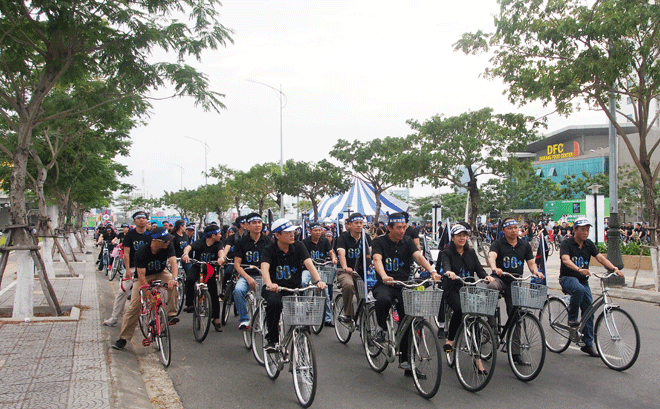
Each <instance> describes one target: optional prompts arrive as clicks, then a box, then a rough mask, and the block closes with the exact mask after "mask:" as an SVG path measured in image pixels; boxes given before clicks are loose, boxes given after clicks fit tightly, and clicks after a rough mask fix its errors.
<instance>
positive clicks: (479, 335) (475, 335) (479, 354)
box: [454, 317, 497, 392]
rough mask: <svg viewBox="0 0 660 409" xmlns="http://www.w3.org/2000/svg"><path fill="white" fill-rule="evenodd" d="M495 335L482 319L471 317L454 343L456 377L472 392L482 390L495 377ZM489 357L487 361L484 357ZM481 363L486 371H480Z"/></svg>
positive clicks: (459, 331) (460, 330)
mask: <svg viewBox="0 0 660 409" xmlns="http://www.w3.org/2000/svg"><path fill="white" fill-rule="evenodd" d="M494 344H495V335H494V334H493V330H492V329H491V328H490V326H489V325H488V324H487V323H486V322H485V321H484V320H482V319H481V318H475V317H471V318H469V319H468V321H467V328H466V326H465V323H463V324H461V326H460V328H459V329H458V332H457V333H456V340H455V342H454V351H455V359H456V361H455V363H456V367H455V369H456V376H457V377H458V381H459V382H460V383H461V385H463V387H464V388H465V389H467V390H469V391H471V392H477V391H480V390H482V389H483V388H485V387H486V385H488V382H490V379H491V378H492V377H493V372H494V370H495V363H496V361H497V350H496V349H494V348H493V345H494ZM485 356H487V357H488V358H487V359H485V358H483V357H485ZM479 363H481V365H482V366H483V369H484V370H479Z"/></svg>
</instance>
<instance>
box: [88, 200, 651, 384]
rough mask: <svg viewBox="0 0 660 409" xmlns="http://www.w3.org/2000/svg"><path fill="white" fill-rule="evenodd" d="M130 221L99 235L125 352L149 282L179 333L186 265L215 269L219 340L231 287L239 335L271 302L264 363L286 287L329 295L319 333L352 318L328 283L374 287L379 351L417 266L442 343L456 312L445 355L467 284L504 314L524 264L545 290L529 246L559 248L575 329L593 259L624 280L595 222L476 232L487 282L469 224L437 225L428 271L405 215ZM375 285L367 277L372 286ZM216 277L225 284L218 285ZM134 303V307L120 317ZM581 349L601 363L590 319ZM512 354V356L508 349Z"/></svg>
mask: <svg viewBox="0 0 660 409" xmlns="http://www.w3.org/2000/svg"><path fill="white" fill-rule="evenodd" d="M132 218H133V226H129V225H128V224H122V225H121V228H122V231H121V232H120V233H119V234H117V233H116V232H115V230H114V228H113V226H112V225H111V224H105V225H101V226H99V228H98V231H97V233H98V241H97V244H102V243H105V244H106V245H107V246H112V247H114V246H117V245H118V246H121V247H122V248H123V261H124V266H125V273H124V277H123V279H122V280H121V281H120V283H119V289H118V291H117V295H116V297H115V301H114V306H113V311H112V315H111V317H109V318H108V319H106V320H105V321H104V322H103V324H104V325H107V326H116V325H117V324H118V322H119V321H120V319H121V323H122V327H121V332H120V335H119V338H118V339H117V340H116V341H115V342H114V343H113V344H112V347H113V348H114V349H118V350H121V349H123V348H124V347H125V346H126V344H127V343H128V342H129V341H130V340H131V338H132V336H133V332H134V330H135V326H136V323H137V320H138V314H139V310H140V296H139V288H140V287H142V286H145V285H148V284H149V283H150V282H152V281H155V280H159V281H161V282H163V283H164V284H166V285H167V287H168V290H169V295H168V302H167V310H168V316H169V325H175V324H176V323H177V322H179V317H178V316H177V311H176V304H177V301H176V296H177V292H176V291H175V287H176V286H177V278H178V275H179V274H184V273H185V276H186V279H185V281H186V286H185V288H186V294H185V308H183V311H184V312H186V313H190V312H193V310H194V308H195V307H194V306H193V300H194V295H193V294H192V291H194V284H195V282H196V281H197V280H199V278H200V273H205V272H204V271H202V270H200V268H201V267H200V266H201V263H192V261H194V260H196V261H198V262H202V263H209V265H211V264H214V265H215V267H211V270H212V271H211V270H209V271H211V273H210V274H209V275H208V279H207V281H206V284H207V286H208V289H209V295H210V298H211V314H212V319H213V321H212V324H213V327H214V328H215V331H217V332H222V320H221V319H220V308H221V302H222V298H221V297H222V294H223V289H224V288H226V287H227V285H228V282H229V281H231V280H233V279H234V278H235V277H238V278H237V280H236V284H235V286H234V289H233V298H234V302H235V306H236V312H237V315H238V329H239V330H241V331H249V330H250V319H251V317H250V316H249V312H248V309H247V307H246V295H247V294H248V292H250V291H256V292H259V293H260V294H261V296H262V297H263V299H264V300H265V303H266V328H265V331H266V336H265V338H266V345H265V351H266V352H273V351H275V350H276V347H277V342H278V336H279V334H278V332H279V325H278V321H279V317H280V314H281V311H282V295H283V294H282V292H280V291H279V290H280V288H281V287H287V288H301V287H303V286H305V285H307V284H308V283H310V282H313V283H316V286H317V287H318V289H319V290H321V291H324V294H325V297H326V302H327V308H326V312H325V315H324V319H323V324H324V325H326V326H330V327H333V326H335V325H337V324H338V323H337V322H336V321H337V320H338V321H339V322H341V323H344V324H346V323H352V322H353V321H354V320H356V318H357V317H356V315H355V311H354V310H353V302H346V301H344V303H343V311H341V313H340V314H339V315H338V316H336V317H333V315H332V314H331V312H332V307H331V302H332V299H333V288H332V286H333V284H334V285H336V286H338V289H337V290H338V291H337V292H338V293H341V295H342V297H343V300H353V299H354V297H355V295H356V291H360V289H359V288H357V287H356V283H357V280H358V279H361V280H363V281H366V282H370V286H371V292H370V296H371V297H373V300H374V303H375V309H376V318H377V323H378V326H379V327H380V330H379V331H377V333H376V335H375V340H376V342H379V341H382V340H383V337H385V336H386V331H387V323H386V321H387V319H388V315H389V314H390V311H391V308H392V306H393V305H396V314H397V316H398V320H399V321H400V320H401V319H402V318H403V317H404V316H405V310H404V309H403V301H402V291H401V288H400V287H397V286H393V285H390V284H392V283H393V282H394V281H395V280H396V281H404V282H405V281H408V280H410V279H411V278H413V270H414V269H413V265H415V264H416V265H417V266H418V269H419V270H418V271H419V272H420V273H419V275H420V276H421V277H422V278H429V277H430V278H431V279H432V280H433V281H436V282H441V286H442V288H443V290H444V293H443V301H442V302H443V306H442V307H441V308H440V310H439V311H438V317H437V321H436V322H437V323H438V324H439V326H440V328H439V330H438V336H440V337H443V336H444V334H445V332H444V330H443V327H444V304H445V303H446V304H447V305H449V306H450V307H451V309H452V310H453V312H454V313H453V315H452V317H451V319H450V320H449V322H448V323H447V327H448V332H447V333H446V334H447V335H446V339H445V344H444V346H443V350H444V352H445V353H450V352H452V350H453V344H454V341H455V338H456V333H457V330H458V327H459V325H460V324H461V321H462V312H461V303H460V298H459V290H460V289H461V287H462V286H463V284H462V282H463V280H470V279H471V280H478V279H483V280H485V281H486V283H487V286H488V288H491V289H494V290H497V291H498V292H500V293H501V294H502V295H503V296H504V300H505V303H506V311H507V313H508V314H509V315H510V314H511V310H512V308H513V306H512V303H511V283H512V281H513V280H514V278H519V277H521V276H522V275H523V271H524V269H525V265H526V266H527V269H528V270H529V271H530V272H531V273H532V275H534V276H535V278H536V280H538V282H544V274H543V271H539V268H538V267H537V263H536V262H535V259H536V257H535V256H534V252H533V250H532V246H531V242H532V241H533V240H534V238H535V237H544V238H545V237H549V238H550V239H551V240H553V241H554V240H561V241H562V243H561V248H560V259H561V269H560V279H559V283H560V285H561V287H562V289H563V291H564V292H565V293H567V294H569V295H570V296H571V300H570V303H569V305H568V309H569V325H574V323H576V322H578V315H579V311H580V310H581V311H582V313H583V314H584V313H585V309H586V308H588V306H589V305H591V301H592V297H591V291H590V289H589V283H588V278H589V276H590V275H591V272H590V270H589V262H590V259H591V257H594V258H597V259H598V261H599V262H600V263H601V264H603V265H604V266H605V267H606V268H608V269H610V270H612V271H614V272H615V273H616V274H618V275H622V273H621V272H620V271H619V270H618V269H617V268H616V267H615V266H614V265H612V264H611V263H610V262H609V261H608V260H607V259H606V258H605V257H604V256H603V255H601V254H599V253H598V250H597V249H596V247H595V246H594V244H593V242H591V241H590V240H589V239H588V238H587V235H588V232H589V228H590V227H591V223H590V222H589V221H588V220H587V219H586V218H578V219H577V220H576V221H575V222H574V223H573V224H572V226H569V225H568V223H567V222H565V221H563V222H562V221H560V222H559V223H551V225H548V224H546V223H539V224H538V225H537V224H535V223H533V222H525V223H524V224H523V225H522V226H519V223H518V221H517V220H516V219H514V218H512V217H508V218H505V219H503V220H501V221H499V223H497V224H480V225H479V226H478V232H476V233H477V235H478V236H479V237H480V238H481V239H482V240H487V241H488V242H489V243H490V247H489V251H488V257H487V260H486V265H487V267H488V268H489V269H490V273H487V272H486V270H485V269H484V267H483V266H482V263H481V261H480V260H479V258H478V256H477V254H476V252H475V250H474V249H473V248H472V247H471V240H470V238H471V237H472V231H471V227H470V225H469V224H467V223H465V222H458V223H455V224H453V225H443V224H439V226H438V233H437V234H438V236H436V238H438V239H439V240H438V242H439V246H440V249H439V250H440V252H439V253H438V256H437V259H436V260H431V259H430V252H429V251H428V249H427V248H425V246H426V236H428V235H430V234H431V226H430V223H426V224H419V225H417V224H415V223H413V224H410V223H409V221H408V215H407V214H406V213H394V214H390V215H388V217H387V221H386V222H381V223H378V224H370V225H368V226H367V220H366V219H367V218H366V216H364V215H362V214H360V213H353V214H350V215H349V217H347V220H346V222H345V223H344V224H343V225H342V224H340V223H338V222H329V223H316V222H305V223H304V224H303V226H296V225H294V224H293V223H291V221H289V220H286V219H278V220H275V221H272V222H270V223H267V222H265V221H264V220H263V219H262V217H261V215H260V214H258V213H250V214H248V215H245V216H239V217H238V218H237V219H236V221H235V222H234V223H233V225H222V226H220V225H217V224H215V223H211V224H209V225H207V226H205V227H204V228H198V227H197V226H195V225H187V224H186V223H185V222H184V221H183V220H177V221H175V222H174V224H172V225H170V223H168V222H162V224H161V226H158V223H150V222H149V221H148V215H147V213H146V212H142V211H139V212H136V213H135V214H133V216H132ZM640 227H641V225H640ZM633 231H634V228H633ZM632 236H634V233H633V235H632ZM641 237H642V236H640V237H639V238H640V239H641ZM632 239H633V238H631V240H632ZM111 250H112V249H111ZM100 259H101V257H100V255H99V260H100ZM179 260H180V263H179ZM324 261H328V262H330V263H331V264H332V265H335V266H336V267H337V274H336V280H335V281H334V283H333V282H328V283H325V282H323V281H322V279H321V277H320V276H319V273H318V271H317V268H316V264H315V262H324ZM101 264H102V263H101V261H99V269H102V266H101ZM179 269H181V270H183V271H181V272H180V271H179ZM218 273H219V274H218ZM370 274H372V275H374V276H373V277H371V279H370V277H369V275H370ZM216 277H217V278H218V279H221V281H220V282H217V281H216ZM258 278H261V279H262V280H263V286H262V287H261V288H258V287H257V283H258V280H257V279H258ZM458 278H460V279H461V280H458ZM129 299H130V304H129V306H128V308H126V309H124V306H125V303H126V301H127V300H129ZM122 317H123V318H122ZM491 325H493V323H492V320H491ZM408 338H409V337H408V336H404V337H403V338H402V341H401V343H402V345H401V354H400V355H399V368H400V369H402V370H404V371H405V373H406V374H407V375H410V372H411V366H410V363H409V362H408V360H409V357H408V356H407V351H408V348H407V345H406V343H407V342H408ZM582 340H583V345H582V348H581V349H582V351H583V352H585V353H587V354H588V355H590V356H598V351H596V348H594V346H593V319H592V321H591V322H590V323H588V325H587V326H586V327H585V331H584V333H583V338H582ZM511 347H512V348H516V346H514V345H512V346H511ZM513 359H514V361H516V363H517V364H520V365H525V362H524V358H523V357H521V356H520V355H519V354H518V353H517V352H516V351H514V353H513ZM474 365H475V368H477V370H478V371H479V372H480V373H487V371H488V370H487V369H485V368H484V367H483V365H481V363H480V362H475V364H474Z"/></svg>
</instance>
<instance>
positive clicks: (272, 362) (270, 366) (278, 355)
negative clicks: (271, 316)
mask: <svg viewBox="0 0 660 409" xmlns="http://www.w3.org/2000/svg"><path fill="white" fill-rule="evenodd" d="M279 327H280V329H279V332H280V334H279V345H278V350H277V351H275V352H266V351H265V350H264V366H265V367H266V374H267V375H268V377H269V378H270V379H277V377H278V376H280V372H281V371H282V365H283V363H282V354H283V353H284V350H283V348H284V345H282V339H283V337H284V324H283V323H282V320H281V319H280V323H279ZM265 328H266V327H265V326H264V329H265ZM264 332H265V330H264Z"/></svg>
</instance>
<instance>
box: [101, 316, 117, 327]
mask: <svg viewBox="0 0 660 409" xmlns="http://www.w3.org/2000/svg"><path fill="white" fill-rule="evenodd" d="M103 325H105V326H106V327H116V326H117V318H115V317H110V318H108V319H107V320H105V321H103Z"/></svg>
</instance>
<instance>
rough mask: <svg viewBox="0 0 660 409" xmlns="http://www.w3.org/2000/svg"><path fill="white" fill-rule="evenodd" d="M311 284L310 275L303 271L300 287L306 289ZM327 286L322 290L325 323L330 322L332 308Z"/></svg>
mask: <svg viewBox="0 0 660 409" xmlns="http://www.w3.org/2000/svg"><path fill="white" fill-rule="evenodd" d="M311 282H312V274H311V273H310V272H309V271H307V270H303V273H302V287H307V286H308V285H309V284H310V283H311ZM326 284H327V285H328V286H327V287H326V288H325V290H323V291H324V292H325V322H332V306H331V305H330V296H329V295H328V294H329V292H328V290H329V289H330V284H332V283H326Z"/></svg>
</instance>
